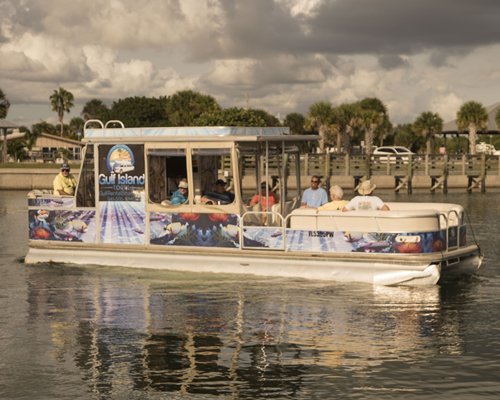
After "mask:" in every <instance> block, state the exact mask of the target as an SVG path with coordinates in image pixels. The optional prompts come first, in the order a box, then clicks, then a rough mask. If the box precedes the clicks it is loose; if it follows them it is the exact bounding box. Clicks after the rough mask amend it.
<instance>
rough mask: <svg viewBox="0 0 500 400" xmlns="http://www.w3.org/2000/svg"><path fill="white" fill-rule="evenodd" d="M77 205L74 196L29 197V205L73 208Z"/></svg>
mask: <svg viewBox="0 0 500 400" xmlns="http://www.w3.org/2000/svg"><path fill="white" fill-rule="evenodd" d="M74 206H75V198H74V197H55V196H54V197H50V198H44V197H36V198H33V199H30V198H29V199H28V207H44V208H72V207H74Z"/></svg>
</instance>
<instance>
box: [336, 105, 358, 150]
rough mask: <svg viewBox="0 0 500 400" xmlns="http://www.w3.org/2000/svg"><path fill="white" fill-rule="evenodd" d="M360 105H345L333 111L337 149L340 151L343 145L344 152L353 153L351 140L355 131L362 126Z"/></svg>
mask: <svg viewBox="0 0 500 400" xmlns="http://www.w3.org/2000/svg"><path fill="white" fill-rule="evenodd" d="M360 114H361V111H360V107H359V103H344V104H341V105H340V106H337V107H335V108H334V109H333V112H332V124H333V127H334V130H335V132H336V134H337V147H338V149H339V151H340V147H341V144H342V146H343V148H344V152H345V153H347V154H350V153H351V140H352V137H353V135H354V129H355V128H357V127H359V126H360V119H361V118H360Z"/></svg>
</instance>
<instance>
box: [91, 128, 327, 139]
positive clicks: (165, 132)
mask: <svg viewBox="0 0 500 400" xmlns="http://www.w3.org/2000/svg"><path fill="white" fill-rule="evenodd" d="M110 139H111V140H117V139H126V140H133V141H141V142H145V141H183V142H186V141H233V142H257V141H259V142H260V141H264V142H265V141H304V140H308V141H310V140H317V139H318V136H317V135H290V129H289V128H288V127H235V126H192V127H150V128H98V129H95V128H86V129H85V132H84V139H83V140H84V141H86V142H101V141H109V140H110Z"/></svg>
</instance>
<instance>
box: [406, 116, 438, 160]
mask: <svg viewBox="0 0 500 400" xmlns="http://www.w3.org/2000/svg"><path fill="white" fill-rule="evenodd" d="M413 126H414V127H415V130H416V131H417V132H419V133H420V134H421V135H422V137H423V138H424V139H425V142H426V151H425V153H426V154H427V155H429V154H431V152H432V142H433V140H434V136H435V135H436V134H439V133H441V132H442V131H443V119H442V118H441V117H440V116H439V114H438V113H433V112H431V111H425V112H423V113H422V114H420V115H419V116H418V118H417V119H416V120H415V122H414V123H413Z"/></svg>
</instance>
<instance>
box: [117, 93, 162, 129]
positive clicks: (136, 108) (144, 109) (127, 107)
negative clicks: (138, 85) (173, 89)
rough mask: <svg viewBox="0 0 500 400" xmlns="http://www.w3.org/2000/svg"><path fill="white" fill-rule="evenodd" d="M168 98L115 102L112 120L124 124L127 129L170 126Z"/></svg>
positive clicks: (136, 97) (132, 98) (132, 99)
mask: <svg viewBox="0 0 500 400" xmlns="http://www.w3.org/2000/svg"><path fill="white" fill-rule="evenodd" d="M166 101H167V99H166V97H159V98H156V97H139V96H135V97H126V98H124V99H119V100H118V101H114V102H113V105H112V106H111V110H110V118H111V119H117V120H120V121H122V122H123V124H124V125H125V126H126V127H139V126H168V125H169V123H168V117H167V115H166V113H165V106H166Z"/></svg>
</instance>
